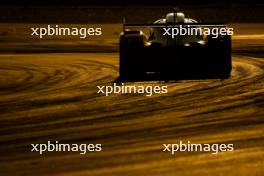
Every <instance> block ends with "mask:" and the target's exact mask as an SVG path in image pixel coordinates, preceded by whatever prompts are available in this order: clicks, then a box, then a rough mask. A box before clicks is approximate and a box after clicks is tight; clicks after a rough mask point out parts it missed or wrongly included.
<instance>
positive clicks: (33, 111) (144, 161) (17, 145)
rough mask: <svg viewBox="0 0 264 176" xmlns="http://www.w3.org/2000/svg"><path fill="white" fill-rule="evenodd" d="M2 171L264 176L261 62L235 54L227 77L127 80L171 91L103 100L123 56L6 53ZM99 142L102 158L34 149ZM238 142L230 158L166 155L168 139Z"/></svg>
mask: <svg viewBox="0 0 264 176" xmlns="http://www.w3.org/2000/svg"><path fill="white" fill-rule="evenodd" d="M0 63H1V64H0V97H1V98H0V116H1V118H0V135H1V137H0V154H1V157H0V175H122V176H124V175H126V176H128V175H197V174H198V175H263V173H264V169H263V168H264V167H263V166H264V150H263V149H264V147H263V146H264V118H263V117H264V111H263V109H264V59H263V57H262V56H261V57H257V56H256V57H253V56H247V55H235V54H234V55H233V71H232V76H231V78H230V79H226V80H217V79H214V80H182V81H169V82H162V81H150V82H137V83H132V82H130V83H129V82H128V83H126V85H134V84H136V85H168V93H167V94H165V95H164V94H162V95H159V94H155V95H153V96H151V97H147V96H145V95H140V94H122V95H120V94H112V95H110V96H108V97H106V96H104V95H103V94H97V93H96V92H97V90H98V89H97V87H96V86H98V85H109V84H112V83H113V82H114V81H115V80H116V79H117V77H118V53H96V54H93V53H90V54H89V53H87V54H82V53H77V54H67V53H65V54H56V53H48V54H1V55H0ZM48 140H50V141H55V140H58V141H60V142H61V143H87V144H88V143H101V144H102V145H103V151H102V152H90V153H88V154H86V155H80V154H79V153H76V152H46V153H44V154H43V155H39V154H38V153H37V152H31V151H30V150H31V146H30V144H32V143H33V144H36V143H47V141H48ZM179 140H182V141H184V142H187V141H188V140H189V141H191V142H192V143H210V144H213V143H226V144H227V143H233V144H234V151H233V152H220V153H219V154H217V155H213V154H211V153H210V152H177V153H176V154H175V155H171V154H170V153H165V152H162V149H163V146H162V144H164V143H178V142H179Z"/></svg>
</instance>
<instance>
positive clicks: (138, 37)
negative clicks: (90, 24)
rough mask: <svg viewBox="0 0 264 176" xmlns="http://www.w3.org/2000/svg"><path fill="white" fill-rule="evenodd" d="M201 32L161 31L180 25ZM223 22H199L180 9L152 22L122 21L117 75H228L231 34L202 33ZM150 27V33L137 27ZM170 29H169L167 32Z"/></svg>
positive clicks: (209, 76)
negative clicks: (179, 33) (122, 28)
mask: <svg viewBox="0 0 264 176" xmlns="http://www.w3.org/2000/svg"><path fill="white" fill-rule="evenodd" d="M184 27H185V28H186V30H187V29H188V28H190V29H191V30H198V29H199V32H200V33H195V34H189V33H188V34H185V35H175V36H173V35H164V33H165V32H166V30H168V31H169V30H170V29H171V30H170V31H173V30H175V31H176V30H179V29H180V28H184ZM205 27H207V28H209V27H210V28H212V27H215V28H219V27H222V28H225V27H226V24H223V23H218V24H205V23H198V22H197V21H196V20H194V19H192V18H186V17H185V16H184V14H183V13H181V12H173V13H168V14H167V15H166V18H161V19H158V20H156V21H155V22H154V23H153V24H124V30H123V32H122V33H121V35H120V78H121V79H140V78H147V77H150V76H152V77H153V76H154V77H159V78H161V79H196V78H197V79H203V78H221V79H222V78H228V77H230V74H231V70H232V61H231V35H217V36H214V35H211V34H210V35H204V33H203V32H204V31H203V30H204V29H205ZM142 28H144V29H146V28H149V29H150V32H149V34H148V35H147V34H145V33H144V32H143V31H142V30H138V29H142ZM168 33H169V32H168Z"/></svg>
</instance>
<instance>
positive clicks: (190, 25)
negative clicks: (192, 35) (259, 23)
mask: <svg viewBox="0 0 264 176" xmlns="http://www.w3.org/2000/svg"><path fill="white" fill-rule="evenodd" d="M180 26H185V27H208V28H212V27H217V28H220V27H223V28H226V27H228V26H227V24H226V23H175V24H157V23H152V24H147V23H145V24H144V23H141V24H140V23H138V24H132V23H123V30H126V29H129V28H173V27H180Z"/></svg>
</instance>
